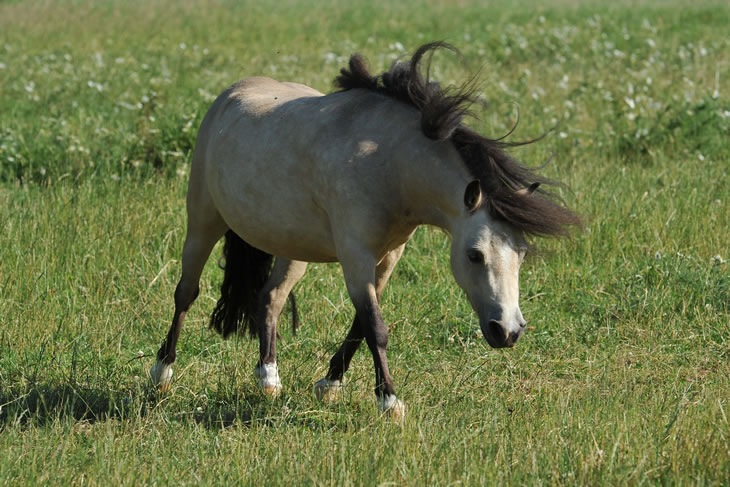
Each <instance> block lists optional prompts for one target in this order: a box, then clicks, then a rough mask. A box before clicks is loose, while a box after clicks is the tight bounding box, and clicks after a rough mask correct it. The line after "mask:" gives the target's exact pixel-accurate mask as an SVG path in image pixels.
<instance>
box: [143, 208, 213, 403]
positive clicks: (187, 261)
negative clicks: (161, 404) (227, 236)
mask: <svg viewBox="0 0 730 487" xmlns="http://www.w3.org/2000/svg"><path fill="white" fill-rule="evenodd" d="M203 208H204V206H202V205H201V206H199V207H198V210H201V209H203ZM208 208H209V211H208V212H207V215H205V218H201V215H200V212H196V213H195V214H191V212H190V205H189V206H188V229H187V235H186V237H185V244H184V246H183V253H182V277H181V278H180V281H179V282H178V284H177V287H176V288H175V312H174V314H173V318H172V325H171V326H170V330H169V331H168V332H167V337H166V338H165V340H164V341H163V342H162V346H161V347H160V349H159V351H158V352H157V362H156V363H155V365H154V366H153V367H152V369H151V370H150V378H151V379H152V382H153V383H154V384H155V385H156V386H158V387H159V390H160V392H162V393H165V392H167V390H168V389H169V388H170V384H171V382H172V363H173V362H175V359H176V352H175V349H176V347H177V340H178V337H179V336H180V329H181V328H182V324H183V321H184V320H185V315H186V314H187V312H188V310H189V309H190V305H192V304H193V301H195V298H197V296H198V292H199V281H200V275H201V273H202V272H203V267H204V266H205V262H206V261H207V260H208V257H209V256H210V252H211V251H212V250H213V247H214V246H215V243H216V242H217V241H218V240H219V239H220V237H221V236H222V235H223V233H224V232H225V230H226V228H227V227H226V224H225V223H224V222H223V220H222V219H221V217H220V215H219V214H218V213H217V211H216V210H214V209H213V208H212V206H208Z"/></svg>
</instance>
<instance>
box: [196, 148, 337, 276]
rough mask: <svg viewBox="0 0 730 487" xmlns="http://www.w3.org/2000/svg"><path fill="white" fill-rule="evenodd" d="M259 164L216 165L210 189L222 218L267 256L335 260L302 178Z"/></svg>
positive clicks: (324, 219) (325, 224) (326, 227)
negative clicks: (218, 166)
mask: <svg viewBox="0 0 730 487" xmlns="http://www.w3.org/2000/svg"><path fill="white" fill-rule="evenodd" d="M261 166H265V164H256V163H255V162H253V161H249V163H248V164H238V165H236V166H233V167H231V166H230V165H229V166H227V167H225V168H224V167H221V168H219V171H218V174H217V175H216V176H217V177H214V179H213V180H212V181H211V184H210V186H209V190H210V193H211V196H212V198H213V200H214V202H215V204H216V207H217V208H218V212H219V213H220V214H221V216H222V217H223V220H225V222H226V223H227V224H228V226H229V227H230V228H231V229H232V230H233V231H234V232H236V233H237V234H238V235H239V236H240V237H241V238H242V239H244V240H245V241H246V242H248V243H249V244H250V245H253V246H254V247H256V248H258V249H260V250H263V251H265V252H268V253H270V254H272V255H276V256H280V257H285V258H287V259H292V260H301V261H306V262H331V261H335V260H337V257H336V251H335V246H334V243H333V239H332V232H331V230H330V224H329V218H328V216H327V214H326V212H324V210H322V209H321V208H319V207H318V206H317V204H316V202H315V195H314V194H312V193H310V191H309V190H308V188H309V186H308V185H307V184H306V181H303V180H302V179H300V178H296V177H292V175H289V176H286V177H282V174H281V173H280V172H279V171H275V170H274V171H262V167H261ZM268 168H269V169H271V166H269V167H268ZM264 174H267V175H268V176H269V177H265V176H263V175H264ZM277 176H278V177H277Z"/></svg>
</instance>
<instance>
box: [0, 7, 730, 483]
mask: <svg viewBox="0 0 730 487" xmlns="http://www.w3.org/2000/svg"><path fill="white" fill-rule="evenodd" d="M631 5H632V2H628V1H626V2H618V3H613V4H611V6H607V5H603V4H602V3H600V2H582V3H580V4H574V3H573V2H566V1H563V0H552V1H550V2H548V3H544V2H533V1H528V0H520V1H516V2H496V3H495V4H494V5H493V6H492V7H491V8H485V7H484V6H483V3H482V2H468V1H466V2H442V3H437V2H425V1H420V0H410V1H409V2H404V3H397V4H395V3H393V2H384V1H380V0H377V1H375V2H369V3H364V2H363V3H355V2H351V3H344V4H343V3H341V2H333V1H330V2H307V3H306V4H302V3H299V2H293V1H289V0H286V1H284V2H277V3H275V4H273V3H272V4H271V5H265V4H262V3H254V2H243V3H239V2H236V3H235V4H234V3H233V2H226V1H220V2H202V1H200V0H189V1H185V2H162V1H159V2H152V3H148V2H138V1H132V2H104V3H102V2H99V3H87V2H82V1H66V2H38V1H33V2H0V310H1V311H2V312H1V313H0V406H1V407H0V451H1V452H2V455H0V484H13V485H17V484H27V485H32V484H40V483H50V484H61V485H67V484H81V483H90V484H94V485H97V484H103V483H111V484H152V483H156V484H179V483H184V484H193V483H205V484H229V483H237V484H238V483H240V484H251V485H261V484H264V485H274V484H285V483H286V484H292V483H300V484H317V485H321V484H338V485H339V484H343V485H348V484H352V485H374V484H388V483H393V484H397V485H429V484H437V485H442V484H465V485H482V484H507V483H509V484H517V485H519V484H525V483H529V484H557V485H562V484H567V485H573V484H581V485H585V484H591V485H592V484H606V485H616V484H646V483H650V484H682V485H684V484H700V485H727V484H728V483H730V447H728V444H730V438H729V436H730V424H729V422H728V414H730V392H729V391H730V378H729V377H730V309H729V306H730V304H729V303H730V272H728V264H727V263H726V261H727V260H730V237H728V228H730V198H729V197H728V195H729V194H730V193H729V192H728V189H727V188H728V182H729V181H730V179H729V178H728V170H729V168H730V144H729V142H730V82H728V80H729V79H730V59H729V54H730V37H728V35H727V25H729V24H730V8H728V7H727V5H725V4H724V3H722V2H712V1H705V0H703V1H699V2H694V3H693V5H692V6H691V7H687V6H686V5H684V4H683V3H682V2H641V4H640V5H639V6H631ZM432 39H446V40H448V41H450V42H452V43H453V44H455V45H457V46H458V47H460V48H461V49H462V52H463V54H464V60H463V62H462V61H459V60H458V59H456V58H455V57H453V56H448V55H439V56H438V57H437V58H436V59H435V61H434V76H435V77H437V78H438V79H440V80H442V81H445V82H457V83H458V82H460V81H463V80H465V79H467V77H468V76H469V73H470V72H475V71H478V70H480V68H481V79H482V86H483V93H484V97H485V100H486V101H487V102H488V108H487V109H485V110H482V111H481V113H480V115H481V118H480V120H479V121H475V122H472V123H473V124H474V126H475V127H477V128H478V129H479V130H481V131H482V132H484V133H485V134H487V135H490V136H499V135H501V134H504V133H506V132H507V131H508V130H509V128H510V127H511V126H512V125H513V123H514V121H515V119H516V117H517V112H518V111H519V116H520V125H519V127H518V129H517V134H516V135H515V136H514V137H515V138H516V139H520V138H522V139H526V138H530V137H532V136H535V135H539V134H541V133H543V132H545V131H546V130H548V129H552V128H554V130H553V131H551V132H549V133H548V134H547V136H546V138H545V139H543V140H542V141H541V142H539V143H536V144H532V145H530V146H527V147H524V148H521V149H519V150H517V151H516V152H515V154H516V155H517V156H518V157H519V158H521V159H522V160H524V161H525V162H527V163H529V164H539V163H541V162H542V161H544V160H546V159H547V158H549V157H550V156H551V155H554V156H555V158H554V161H553V162H552V164H551V165H549V166H548V167H547V169H546V171H547V173H548V174H549V175H550V176H553V177H556V178H558V179H561V180H564V181H565V182H567V183H568V184H569V185H570V186H571V188H572V193H568V192H566V193H565V197H566V198H567V200H568V202H569V203H570V204H571V206H573V207H575V208H576V209H577V210H578V211H579V212H581V213H582V214H583V215H584V216H585V218H586V221H587V225H586V229H585V231H584V232H583V233H581V234H579V235H576V236H575V238H574V239H572V240H570V241H561V242H558V241H548V242H544V243H541V247H542V249H543V250H544V251H543V252H542V253H541V254H539V255H537V256H535V257H534V258H533V259H531V260H528V262H527V263H526V265H525V266H524V267H523V270H522V273H521V281H522V282H521V291H522V311H523V313H524V315H525V317H526V318H527V320H528V321H529V323H530V325H529V326H530V328H529V332H528V333H527V334H526V335H525V336H524V338H523V339H522V340H521V341H520V343H519V345H518V346H517V347H516V348H514V349H511V350H501V351H497V350H493V349H490V348H489V347H488V345H487V344H486V343H485V341H484V339H483V338H482V337H481V333H480V332H479V327H478V323H477V319H476V317H475V316H474V314H473V312H472V311H471V309H470V307H469V305H468V303H467V302H466V300H465V299H464V297H463V296H462V293H461V291H459V289H458V288H457V286H456V284H455V283H454V282H453V279H452V277H451V274H450V271H449V267H448V249H449V241H448V239H447V238H446V237H445V236H444V235H443V234H442V233H441V232H439V231H437V230H434V229H427V228H424V229H421V230H419V231H418V232H417V234H416V236H415V238H414V240H413V242H412V243H411V244H410V245H409V247H408V249H407V250H406V253H405V256H404V258H403V260H402V261H401V262H400V263H399V265H398V267H397V269H396V272H395V274H394V276H393V278H392V279H391V283H390V285H389V287H388V289H387V290H386V293H385V295H384V297H383V313H384V316H385V318H386V321H387V322H388V323H389V324H390V326H391V330H392V332H391V341H390V345H389V360H390V366H391V371H392V373H393V375H394V379H395V385H396V390H397V392H398V394H399V397H401V398H402V399H403V400H404V401H405V402H406V404H407V407H408V416H407V418H406V421H405V422H404V423H403V424H402V425H398V424H393V423H392V422H390V421H387V420H384V419H383V418H380V417H378V415H377V414H376V411H375V404H374V398H373V396H372V385H373V384H372V382H373V373H372V360H371V359H370V356H369V352H367V350H365V349H363V350H361V351H360V352H358V354H357V355H356V357H355V360H354V363H353V367H352V369H351V370H350V372H349V373H348V387H347V389H346V392H345V394H344V395H343V397H342V398H341V400H340V401H339V402H337V403H335V404H332V405H322V404H319V403H317V402H316V400H315V398H314V396H313V394H312V387H313V384H314V382H315V381H316V380H318V379H319V378H321V377H322V376H323V375H324V373H325V372H326V366H327V362H328V360H329V357H330V356H331V354H332V353H333V352H334V351H335V350H336V348H337V346H338V344H339V341H340V340H341V339H342V338H343V337H344V334H345V332H346V330H347V327H348V326H349V323H350V320H351V319H352V313H353V311H352V306H351V304H350V302H349V298H348V296H347V293H346V291H345V287H344V284H343V282H342V275H341V271H340V270H339V268H338V267H337V266H335V265H310V268H309V270H308V273H307V275H306V276H305V278H304V280H303V281H302V282H301V283H300V284H299V285H298V286H297V288H296V292H297V297H298V303H299V305H300V311H301V320H302V327H301V329H300V332H299V333H298V335H297V336H296V337H292V336H291V333H290V332H289V330H288V329H287V325H286V318H287V316H284V318H283V319H282V335H283V340H282V342H281V343H280V346H279V365H280V371H281V375H282V380H283V382H284V394H283V396H282V397H281V398H280V399H277V400H275V401H267V400H265V399H263V398H262V397H261V395H260V394H259V393H258V391H257V389H256V384H255V381H254V378H253V374H252V369H253V366H254V364H255V362H256V359H257V345H256V344H255V343H253V342H251V341H249V340H247V339H233V340H228V341H223V340H221V339H219V338H218V337H217V336H215V335H214V334H213V333H212V332H210V331H209V330H208V329H207V317H208V315H209V313H210V311H211V310H212V308H213V305H214V303H215V300H216V299H217V288H218V286H219V285H220V281H221V278H222V275H221V272H220V271H219V270H218V269H217V266H216V265H215V259H211V261H210V262H209V263H208V266H207V267H206V270H205V272H204V275H203V279H202V281H201V294H200V297H199V298H198V301H197V302H196V303H195V305H194V307H193V308H192V310H191V312H190V314H189V315H188V319H187V321H186V324H185V327H184V330H183V333H182V336H181V340H180V343H179V346H178V361H177V363H176V367H175V382H174V384H173V388H172V390H171V392H170V393H169V394H168V395H167V396H165V397H164V398H160V397H159V396H157V395H156V394H155V393H154V391H152V390H151V388H150V387H149V385H148V382H147V371H148V370H149V367H150V366H151V365H152V363H153V361H154V354H155V353H156V351H157V347H158V346H159V343H160V341H161V340H162V338H163V336H164V334H165V333H166V331H167V327H168V325H169V321H170V319H171V317H172V293H173V290H174V287H175V284H176V282H177V278H178V276H179V272H180V271H179V258H180V250H181V246H182V239H183V237H184V223H185V213H184V196H185V186H186V180H187V171H188V165H189V159H190V151H191V148H192V145H193V143H194V137H195V133H196V131H197V125H198V124H199V123H200V120H201V119H202V116H203V115H204V113H205V110H206V108H207V106H208V105H209V103H210V101H211V97H213V96H215V95H217V94H218V93H219V92H220V91H222V90H223V89H224V88H226V87H227V86H228V85H229V84H231V83H232V82H234V81H236V80H237V79H239V78H242V77H245V76H249V75H254V74H264V75H269V76H273V77H277V78H280V79H289V80H296V81H300V82H304V83H307V84H309V85H311V86H314V87H316V88H318V89H320V90H324V91H327V90H330V89H331V80H332V79H333V78H334V76H335V75H336V74H337V71H338V69H339V68H340V67H341V66H342V65H343V64H344V63H345V61H346V59H347V56H348V55H349V54H350V53H352V52H355V51H361V52H363V53H364V54H366V55H367V56H368V58H369V59H370V61H371V63H372V65H373V66H374V68H375V69H378V70H380V69H383V68H385V67H387V66H388V64H389V63H390V62H391V61H392V59H393V58H394V57H397V56H399V55H402V54H405V52H402V50H401V48H400V45H402V46H403V47H404V48H405V51H406V52H408V51H412V50H413V49H414V48H415V47H416V46H417V45H419V44H420V43H422V42H425V41H428V40H432ZM398 43H400V44H398ZM217 253H219V250H217V251H216V254H217ZM140 351H141V352H142V354H141V355H142V356H141V357H140V356H139V353H138V352H140Z"/></svg>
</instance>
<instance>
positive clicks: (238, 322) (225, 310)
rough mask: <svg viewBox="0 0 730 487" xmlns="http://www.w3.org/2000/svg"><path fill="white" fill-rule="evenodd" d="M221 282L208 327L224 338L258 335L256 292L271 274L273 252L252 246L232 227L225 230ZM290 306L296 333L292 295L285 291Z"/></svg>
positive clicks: (297, 316)
mask: <svg viewBox="0 0 730 487" xmlns="http://www.w3.org/2000/svg"><path fill="white" fill-rule="evenodd" d="M223 259H224V261H225V265H224V266H223V271H224V274H223V284H221V297H220V299H218V303H217V304H216V305H215V309H214V310H213V313H212V314H211V316H210V327H211V328H213V329H214V330H215V331H217V332H218V333H220V334H221V335H223V337H224V338H227V337H228V336H229V335H230V334H231V333H235V332H237V331H238V332H241V333H245V332H246V330H248V332H249V334H250V335H251V336H252V337H257V336H258V335H259V329H258V324H257V323H256V311H257V308H258V304H259V294H260V293H261V290H262V289H263V287H264V285H265V284H266V281H267V280H268V279H269V275H270V274H271V263H272V262H273V260H274V256H273V255H271V254H267V253H266V252H264V251H262V250H259V249H257V248H255V247H252V246H251V245H249V244H248V243H246V242H245V241H244V240H243V239H242V238H241V237H239V236H238V235H236V234H235V233H234V232H233V230H228V231H227V232H226V241H225V244H224V245H223ZM289 298H290V301H291V306H292V327H293V329H294V333H296V327H297V324H298V321H299V313H298V312H297V309H296V302H295V301H294V295H293V294H290V295H289Z"/></svg>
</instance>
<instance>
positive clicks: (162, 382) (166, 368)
mask: <svg viewBox="0 0 730 487" xmlns="http://www.w3.org/2000/svg"><path fill="white" fill-rule="evenodd" d="M150 379H152V383H153V384H154V385H155V386H157V388H158V389H159V390H160V392H161V393H162V394H164V393H166V392H167V391H168V390H170V384H171V383H172V366H171V365H170V364H166V363H165V362H161V361H159V360H158V361H157V362H156V363H155V365H153V366H152V368H151V369H150Z"/></svg>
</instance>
